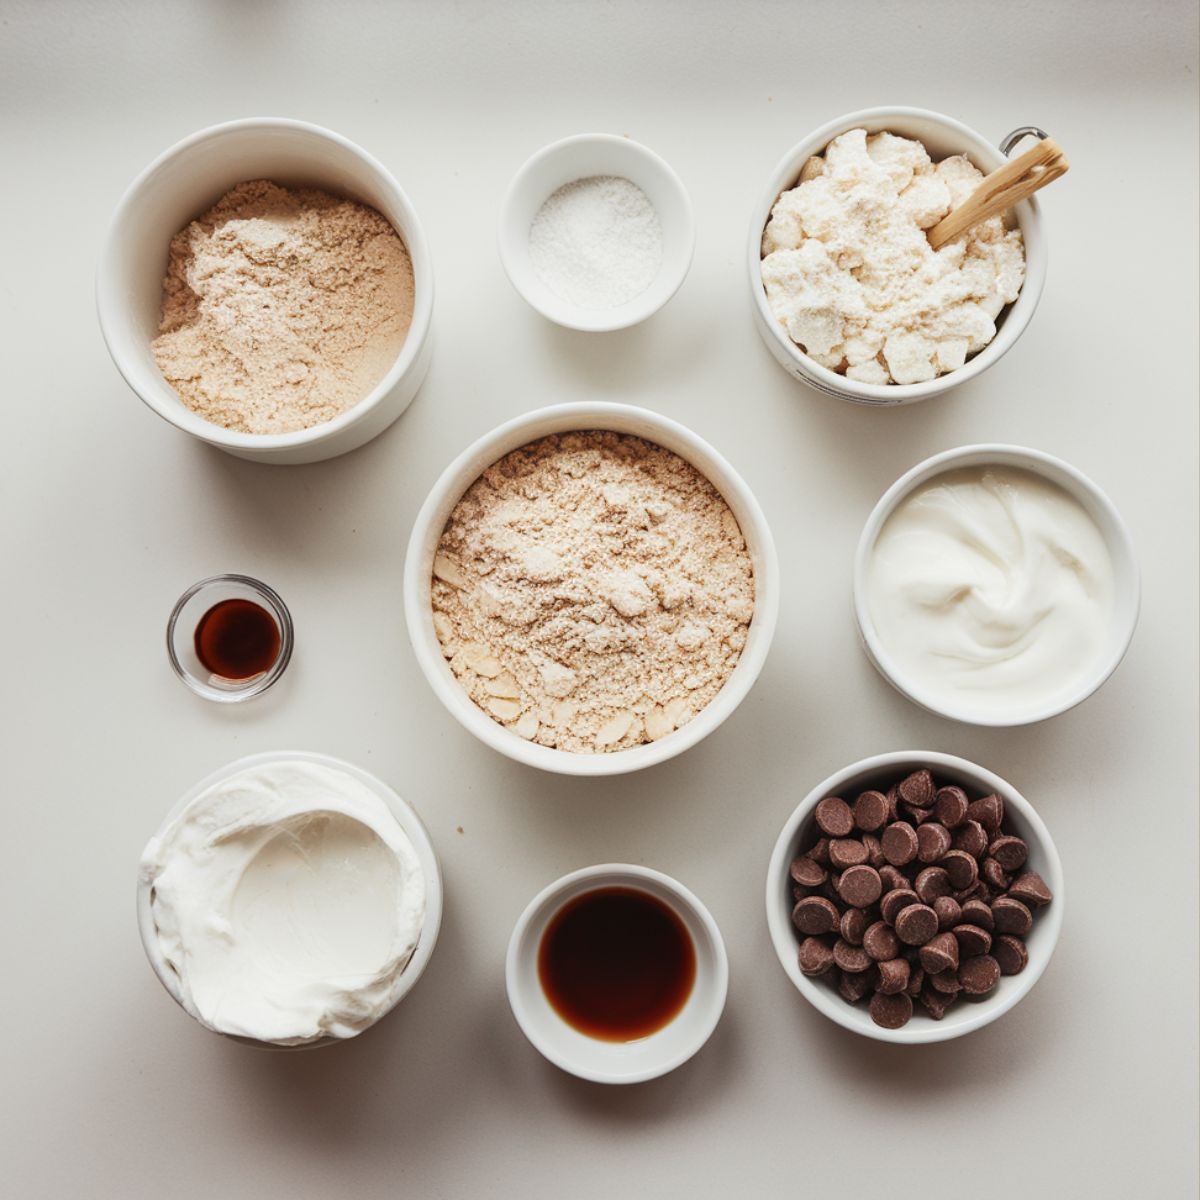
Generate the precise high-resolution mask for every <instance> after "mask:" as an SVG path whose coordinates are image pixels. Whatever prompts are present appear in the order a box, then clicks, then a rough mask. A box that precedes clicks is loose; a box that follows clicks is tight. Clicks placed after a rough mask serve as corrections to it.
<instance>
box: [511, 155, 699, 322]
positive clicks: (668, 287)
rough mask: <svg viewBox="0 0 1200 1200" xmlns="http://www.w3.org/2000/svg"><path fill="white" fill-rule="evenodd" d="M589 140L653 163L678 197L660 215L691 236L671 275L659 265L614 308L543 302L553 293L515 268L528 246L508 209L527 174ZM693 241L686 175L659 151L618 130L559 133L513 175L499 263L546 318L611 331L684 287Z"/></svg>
mask: <svg viewBox="0 0 1200 1200" xmlns="http://www.w3.org/2000/svg"><path fill="white" fill-rule="evenodd" d="M589 143H590V144H593V145H603V146H606V147H611V146H616V147H620V151H621V153H625V154H628V155H629V156H630V157H631V158H635V159H640V160H641V161H643V162H646V163H649V164H650V166H651V168H652V169H653V170H655V171H657V172H658V173H659V174H660V175H661V176H662V178H663V179H664V180H666V182H667V183H668V184H669V186H670V188H671V191H672V193H673V194H674V196H675V198H676V204H677V209H676V211H675V212H674V213H672V214H669V215H668V214H664V213H661V212H660V213H659V220H660V221H665V220H673V221H678V222H680V223H681V224H680V227H681V230H682V232H683V234H684V236H685V237H686V240H687V254H686V256H685V257H684V258H683V259H681V260H680V263H679V265H678V266H677V268H676V270H675V273H674V274H673V275H664V274H663V273H662V269H661V268H660V272H659V276H658V277H656V278H655V280H654V281H653V282H652V283H651V284H650V286H649V287H648V288H647V289H646V290H645V291H644V292H642V293H640V294H639V295H637V296H635V297H634V298H633V299H632V300H628V301H626V302H625V303H624V304H620V305H617V306H616V307H615V308H611V309H586V308H579V307H578V306H577V305H574V304H571V303H570V302H569V301H567V300H559V299H557V298H556V297H555V298H554V303H553V304H548V303H546V302H545V301H546V299H549V297H546V298H543V297H541V296H538V295H536V294H531V293H530V292H529V291H527V290H526V289H525V288H524V287H523V286H522V284H521V280H520V275H521V273H520V272H519V271H518V270H516V269H515V267H514V261H515V257H516V256H517V255H518V254H522V253H525V252H526V251H527V246H528V243H527V242H526V244H525V245H523V246H518V245H514V244H513V242H514V239H513V238H510V237H509V235H508V223H509V222H508V217H509V212H510V210H511V207H512V205H513V203H514V201H515V199H516V197H517V195H518V194H519V192H520V190H521V185H522V184H523V183H524V181H525V179H526V177H527V176H529V175H530V174H532V173H533V171H535V170H536V169H537V168H538V167H540V166H541V165H542V164H543V163H544V162H546V160H547V159H550V158H553V157H554V156H555V155H557V154H560V153H561V152H562V151H564V150H566V149H568V148H570V147H574V146H578V145H584V144H589ZM580 178H587V176H586V175H582V176H580ZM631 182H634V183H636V182H637V181H636V180H631ZM548 198H549V197H548V196H547V197H545V199H548ZM695 246H696V221H695V215H694V213H693V211H692V201H691V197H690V196H689V195H688V192H687V188H685V187H684V186H683V180H682V179H680V178H679V175H678V174H677V173H676V171H675V169H674V168H673V167H672V166H671V164H670V163H668V162H667V160H666V159H665V158H663V157H662V156H661V155H660V154H656V153H655V152H654V151H653V150H651V149H650V147H649V146H646V145H644V144H643V143H641V142H635V141H634V140H633V139H632V138H628V137H623V136H622V135H620V134H616V133H574V134H571V135H570V136H569V137H565V138H559V140H558V141H556V142H551V143H550V144H549V145H547V146H543V147H542V148H541V149H540V150H536V151H534V153H533V154H531V155H530V156H529V157H528V158H527V159H526V160H525V162H524V163H522V164H521V166H520V167H519V168H518V170H517V173H516V174H515V175H514V176H513V178H512V181H511V183H509V185H508V190H507V191H506V192H505V194H504V200H503V202H502V203H501V206H500V227H499V248H500V263H501V265H502V266H503V267H504V273H505V275H506V276H508V281H509V283H511V284H512V286H513V290H514V291H516V293H517V294H518V295H519V296H520V297H521V299H522V300H524V301H525V303H526V304H528V305H529V306H530V308H532V309H533V310H534V311H535V312H538V313H540V314H541V315H542V316H543V317H545V318H546V319H547V320H548V321H553V322H554V323H555V324H556V325H561V326H563V327H564V328H566V329H575V330H579V331H580V332H582V333H611V332H613V331H615V330H618V329H628V328H629V327H630V326H632V325H637V324H640V323H641V322H642V321H645V320H646V319H647V318H648V317H652V316H653V315H654V314H655V313H656V312H658V310H659V309H661V308H662V307H664V305H666V303H667V302H668V301H669V300H670V299H671V298H672V297H673V296H674V295H675V293H676V292H678V291H679V289H680V288H681V287H682V286H683V281H684V280H685V279H686V278H687V275H688V271H690V270H691V266H692V257H693V255H694V253H695ZM664 267H665V263H664Z"/></svg>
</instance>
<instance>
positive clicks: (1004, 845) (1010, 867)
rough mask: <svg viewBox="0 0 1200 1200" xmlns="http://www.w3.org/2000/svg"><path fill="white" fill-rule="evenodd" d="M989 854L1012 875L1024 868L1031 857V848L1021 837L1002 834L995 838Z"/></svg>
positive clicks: (989, 848)
mask: <svg viewBox="0 0 1200 1200" xmlns="http://www.w3.org/2000/svg"><path fill="white" fill-rule="evenodd" d="M987 852H988V854H989V856H990V857H992V858H994V859H995V860H996V861H997V862H998V863H999V864H1000V865H1001V866H1002V867H1003V868H1004V869H1005V870H1006V871H1008V872H1010V873H1011V872H1012V871H1016V870H1019V869H1020V868H1021V867H1023V866H1024V865H1025V860H1026V859H1027V858H1028V857H1029V847H1028V846H1027V845H1026V844H1025V843H1024V842H1023V841H1022V840H1021V839H1020V838H1019V837H1012V836H1011V835H1010V834H1001V835H1000V836H999V837H998V838H994V839H993V841H992V844H991V845H990V846H988V848H987Z"/></svg>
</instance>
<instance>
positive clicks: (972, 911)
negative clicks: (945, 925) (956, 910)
mask: <svg viewBox="0 0 1200 1200" xmlns="http://www.w3.org/2000/svg"><path fill="white" fill-rule="evenodd" d="M962 919H963V923H964V924H965V925H978V926H979V928H980V929H986V930H987V931H988V933H991V932H992V930H993V929H995V928H996V923H995V921H994V920H993V919H992V906H991V905H990V904H985V903H984V902H983V901H982V900H968V901H967V902H966V903H965V904H964V905H963V906H962Z"/></svg>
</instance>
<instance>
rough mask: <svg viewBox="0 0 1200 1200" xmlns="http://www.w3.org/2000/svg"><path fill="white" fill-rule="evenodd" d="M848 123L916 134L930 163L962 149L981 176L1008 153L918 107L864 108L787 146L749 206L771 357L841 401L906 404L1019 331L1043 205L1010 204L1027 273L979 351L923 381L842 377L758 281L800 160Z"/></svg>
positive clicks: (762, 328) (1033, 287) (1034, 294)
mask: <svg viewBox="0 0 1200 1200" xmlns="http://www.w3.org/2000/svg"><path fill="white" fill-rule="evenodd" d="M852 129H865V130H866V132H867V133H868V135H872V134H877V133H883V132H886V133H892V134H895V135H896V136H897V137H901V138H911V139H915V140H916V141H918V142H920V143H921V144H922V145H923V146H924V147H925V149H926V150H927V151H928V153H929V157H930V158H931V159H932V160H933V162H934V163H935V164H937V163H938V162H940V161H941V160H943V159H947V158H951V157H953V156H956V155H965V157H966V158H967V159H969V160H970V162H971V163H972V164H973V165H974V166H975V167H976V168H978V170H979V171H982V172H983V173H984V174H988V173H989V172H991V171H995V170H996V169H997V168H999V167H1001V166H1003V165H1004V163H1005V162H1006V161H1007V159H1006V157H1005V154H1004V153H1003V152H1002V151H1001V149H1000V148H999V147H998V146H995V145H993V144H992V143H991V142H989V141H988V140H987V139H986V138H985V137H983V135H982V134H979V133H976V132H975V130H973V129H971V128H969V127H968V126H966V125H964V124H962V123H961V122H960V121H956V120H954V119H953V118H951V117H947V116H944V115H943V114H942V113H937V112H931V111H929V110H927V109H922V108H870V109H864V110H862V111H860V112H854V113H849V114H847V115H846V116H844V117H838V118H837V119H836V120H834V121H830V122H829V123H828V124H826V125H822V126H821V128H820V129H817V130H815V131H814V132H812V133H811V134H809V135H808V137H806V138H805V139H804V140H803V141H802V142H799V143H797V144H796V145H795V146H793V147H792V149H791V150H789V151H788V152H787V154H785V155H784V156H783V158H782V159H781V160H780V162H779V163H778V165H777V166H776V168H775V170H774V171H773V172H772V173H771V178H770V180H769V181H768V183H767V186H766V188H765V189H764V191H763V193H762V195H761V196H760V198H759V200H758V202H757V203H756V204H755V207H754V212H753V214H752V216H751V220H750V229H749V231H748V235H747V240H746V264H747V270H748V275H749V283H750V294H751V303H752V306H753V311H754V317H755V323H756V324H757V326H758V330H759V333H760V334H761V335H762V338H763V341H764V342H765V343H766V345H767V348H768V349H769V350H770V351H771V353H772V355H774V357H775V359H776V360H777V361H778V362H779V364H780V365H781V366H782V367H783V368H784V370H786V371H787V372H788V373H789V374H790V375H792V376H793V377H794V378H796V379H798V380H800V381H801V382H802V383H807V384H808V385H809V386H810V387H814V388H816V389H818V390H819V391H822V392H824V393H826V395H830V396H836V397H837V398H838V399H840V400H850V401H854V402H857V403H861V404H911V403H913V402H914V401H917V400H926V399H928V398H929V397H931V396H938V395H941V394H943V393H944V392H947V391H949V390H950V389H951V388H955V387H958V386H959V384H962V383H966V382H967V380H969V379H973V378H975V377H976V376H977V375H979V374H980V373H981V372H983V371H986V370H987V369H988V367H990V366H991V365H992V364H993V363H995V362H997V361H999V359H1000V358H1001V357H1002V356H1003V355H1004V354H1005V353H1006V352H1007V351H1008V350H1010V349H1011V348H1012V346H1013V344H1014V343H1015V342H1016V340H1017V338H1019V337H1020V336H1021V334H1022V333H1023V332H1024V331H1025V327H1026V326H1027V325H1028V324H1029V322H1030V320H1031V318H1032V317H1033V313H1034V310H1035V309H1036V308H1037V305H1038V301H1039V300H1040V299H1041V295H1042V288H1043V286H1044V284H1045V280H1046V235H1045V230H1044V228H1043V223H1042V216H1041V210H1040V209H1039V207H1038V202H1037V200H1036V199H1035V198H1032V197H1031V198H1030V199H1028V200H1023V201H1021V203H1020V204H1017V205H1016V206H1015V207H1014V208H1013V210H1012V214H1011V215H1012V219H1013V220H1014V221H1015V224H1016V227H1017V228H1019V229H1020V232H1021V238H1022V241H1023V243H1024V250H1025V278H1024V282H1023V283H1022V284H1021V287H1020V292H1019V294H1018V295H1017V297H1016V299H1015V301H1013V302H1012V303H1009V304H1006V305H1005V306H1004V307H1003V308H1002V309H1001V311H1000V312H998V313H997V314H996V316H995V335H994V336H993V337H992V338H991V340H990V341H988V343H987V344H986V345H985V346H984V347H983V348H982V349H981V350H979V351H978V352H977V353H974V354H971V355H970V356H969V357H967V358H966V361H965V362H962V363H961V365H959V366H956V367H955V368H954V369H952V370H948V371H946V373H944V374H940V375H938V376H937V377H936V378H934V379H928V380H925V381H922V382H914V383H894V382H890V383H870V382H863V381H862V380H858V379H851V378H847V376H846V375H845V374H844V373H842V372H840V371H837V370H833V369H830V368H829V367H827V366H823V365H821V363H819V362H817V361H816V360H815V359H814V358H813V357H811V356H810V355H808V354H806V353H805V351H804V350H803V349H802V348H801V347H800V346H799V345H797V344H796V342H795V341H793V340H792V338H791V337H790V336H789V334H788V330H787V329H785V328H784V325H783V324H782V323H781V321H780V320H779V318H778V317H777V315H776V314H775V313H774V312H773V311H772V308H771V304H770V302H769V300H768V297H767V293H766V290H765V288H764V286H763V249H764V247H763V232H764V229H765V228H766V226H767V223H768V221H769V220H770V218H771V214H772V210H773V209H774V208H775V205H776V201H778V200H779V199H780V196H781V195H782V194H783V193H785V192H787V191H789V190H790V189H792V188H795V187H796V186H797V184H798V183H799V182H800V173H801V170H802V169H803V168H804V165H805V163H807V162H808V160H809V159H810V158H811V157H813V156H814V155H822V154H824V152H825V151H826V149H827V148H828V146H829V144H830V142H832V141H833V140H834V139H835V138H837V137H839V136H840V135H841V134H843V133H846V132H847V131H849V130H852ZM1011 136H1012V135H1010V138H1011ZM1007 141H1008V139H1006V142H1007Z"/></svg>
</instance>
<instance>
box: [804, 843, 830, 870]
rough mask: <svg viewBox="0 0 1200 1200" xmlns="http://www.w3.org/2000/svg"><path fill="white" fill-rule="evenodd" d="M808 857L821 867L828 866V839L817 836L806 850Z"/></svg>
mask: <svg viewBox="0 0 1200 1200" xmlns="http://www.w3.org/2000/svg"><path fill="white" fill-rule="evenodd" d="M808 857H809V858H811V859H812V860H813V862H815V863H820V864H821V866H823V867H827V866H829V839H828V838H827V837H823V838H817V840H816V841H815V842H813V844H812V846H811V848H810V849H809V851H808Z"/></svg>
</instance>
